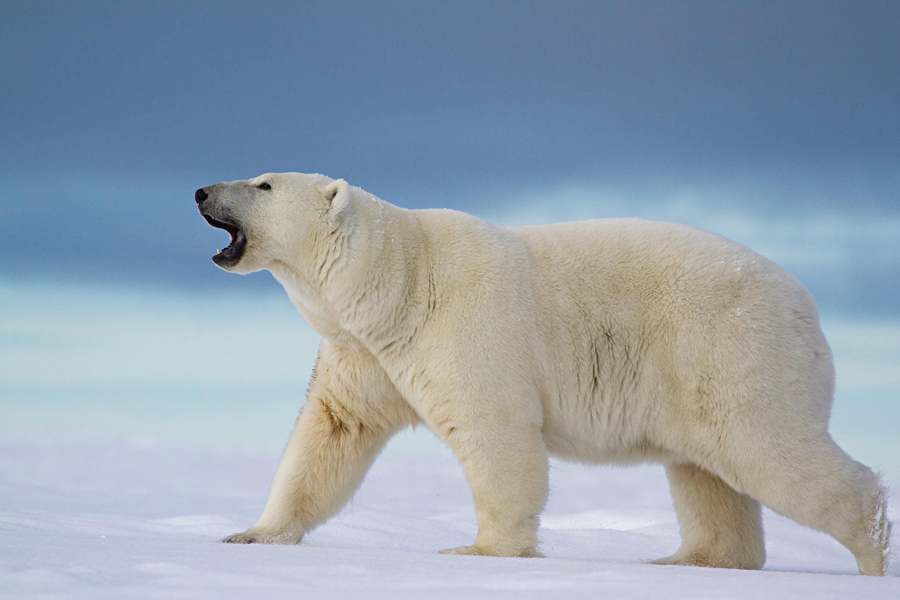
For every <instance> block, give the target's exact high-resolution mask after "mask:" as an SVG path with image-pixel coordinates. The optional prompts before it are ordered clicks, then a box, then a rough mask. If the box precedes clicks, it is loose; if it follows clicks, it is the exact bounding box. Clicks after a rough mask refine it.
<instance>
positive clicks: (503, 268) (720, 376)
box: [207, 173, 889, 575]
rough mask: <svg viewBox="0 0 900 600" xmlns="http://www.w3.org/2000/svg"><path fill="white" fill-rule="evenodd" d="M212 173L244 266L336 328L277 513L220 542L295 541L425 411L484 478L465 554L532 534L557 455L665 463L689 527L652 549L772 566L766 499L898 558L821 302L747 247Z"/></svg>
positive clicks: (858, 546)
mask: <svg viewBox="0 0 900 600" xmlns="http://www.w3.org/2000/svg"><path fill="white" fill-rule="evenodd" d="M261 181H266V182H268V183H270V184H271V186H272V190H271V191H265V192H263V191H259V190H256V188H255V187H253V186H256V185H258V184H259V183H260V182H261ZM207 190H208V192H209V200H208V201H207V202H208V203H209V205H208V206H209V207H210V210H227V211H228V212H229V214H231V215H233V217H234V218H236V219H237V220H238V222H239V223H240V224H241V225H242V227H243V228H244V230H245V232H246V235H247V240H248V245H247V250H246V252H245V255H244V257H243V258H242V260H241V261H240V262H239V263H238V264H237V265H235V266H234V267H232V269H231V270H234V271H237V272H250V271H255V270H259V269H268V270H269V271H271V272H272V273H273V274H274V276H275V277H276V278H277V279H278V281H280V282H281V283H282V285H283V286H284V288H285V289H286V290H287V292H288V294H289V296H290V298H291V300H292V302H293V303H294V305H295V306H296V307H297V309H298V310H299V311H300V313H301V314H302V315H303V317H304V318H305V319H306V320H307V321H308V322H309V324H310V325H311V326H312V327H314V328H315V329H316V330H317V331H319V332H320V333H321V334H322V336H323V341H322V345H321V348H320V350H319V360H318V364H317V366H316V370H315V374H314V375H313V379H312V381H311V383H310V388H309V394H308V403H307V405H306V406H305V407H304V409H303V410H302V411H301V414H300V417H299V418H298V420H297V423H296V426H295V428H294V433H293V434H292V436H291V439H290V441H289V442H288V446H287V448H286V449H285V452H284V456H283V457H282V460H281V464H280V466H279V468H278V473H277V474H276V476H275V480H274V482H273V483H272V489H271V492H270V495H269V500H268V503H267V505H266V508H265V510H264V512H263V515H262V517H261V518H260V520H259V522H257V523H256V524H255V525H254V526H253V527H251V528H250V529H249V530H247V531H246V532H245V533H242V534H237V535H234V536H231V537H229V538H227V539H226V541H229V542H269V543H286V542H298V541H299V540H300V539H301V537H302V536H303V534H304V533H306V532H307V531H309V530H310V529H312V528H313V527H315V526H316V525H318V524H320V523H322V522H323V521H324V520H325V519H327V518H328V517H329V516H331V515H333V514H334V513H335V512H337V511H338V510H339V509H340V508H341V507H342V506H343V505H344V503H345V502H346V501H347V500H348V499H349V498H350V496H351V495H352V494H353V492H354V491H355V490H356V488H357V487H358V485H359V484H360V482H361V481H362V478H363V476H364V474H365V472H366V470H367V468H368V467H369V465H370V464H371V463H372V461H373V460H374V458H375V456H376V455H377V453H378V452H379V450H380V449H381V448H382V447H383V445H384V444H385V442H386V441H387V440H388V439H389V438H390V436H391V435H392V434H393V433H394V432H396V431H397V430H399V429H401V428H403V427H405V426H407V425H410V424H415V423H418V422H422V423H424V424H426V425H427V426H428V427H429V428H430V429H431V430H432V431H434V433H435V434H437V435H438V436H439V437H440V438H441V439H443V440H444V441H445V442H446V443H447V444H448V445H449V446H450V447H451V448H452V449H453V450H454V452H456V454H457V456H458V457H459V460H460V462H461V463H462V466H463V469H464V470H465V473H466V477H467V478H468V481H469V483H470V485H471V487H472V493H473V496H474V499H475V508H476V514H477V517H478V527H479V529H478V536H477V538H476V539H475V542H474V544H473V545H472V546H466V547H463V548H457V549H454V550H451V551H450V552H454V553H461V554H489V555H499V556H535V555H537V548H536V542H537V538H536V531H537V527H538V522H539V517H540V513H541V511H542V509H543V507H544V503H545V501H546V499H547V493H548V475H547V471H548V467H547V461H548V458H549V456H551V455H553V456H557V457H560V458H562V459H566V460H574V461H580V462H587V463H619V464H622V463H637V462H645V461H655V462H661V463H663V464H665V465H666V466H667V471H668V475H669V479H670V482H671V486H672V493H673V498H674V502H675V508H676V511H677V513H678V517H679V521H680V523H681V528H682V535H683V538H684V542H683V545H682V548H681V549H680V550H679V551H678V552H677V553H676V554H675V555H673V556H671V557H669V558H666V559H661V560H660V561H659V562H664V563H670V564H672V563H674V564H696V565H709V566H718V567H736V568H760V567H761V566H762V564H763V563H764V561H765V548H764V544H763V537H762V525H761V519H760V503H761V504H764V505H766V506H768V507H770V508H772V509H773V510H775V511H776V512H779V513H781V514H783V515H786V516H788V517H790V518H792V519H794V520H796V521H798V522H800V523H802V524H804V525H808V526H810V527H814V528H817V529H820V530H823V531H826V532H828V533H829V534H831V535H832V536H834V537H835V538H836V539H837V540H838V541H840V542H841V543H842V544H844V545H845V546H846V547H847V548H848V549H850V550H851V551H852V552H853V554H854V555H855V556H856V559H857V561H858V564H859V568H860V572H862V573H865V574H870V575H881V574H883V573H884V565H885V560H886V552H887V540H888V537H887V534H886V531H888V529H889V524H888V523H887V521H886V519H885V518H884V514H883V512H884V509H883V507H884V495H883V494H884V492H883V490H882V488H881V486H880V485H879V482H878V479H877V477H876V476H875V475H874V474H873V473H872V471H871V470H869V469H868V468H867V467H865V466H863V465H862V464H860V463H858V462H856V461H854V460H852V459H851V458H850V457H849V456H847V455H846V454H845V453H844V452H843V451H842V450H841V449H840V448H839V447H838V446H837V445H836V444H835V443H834V442H833V440H832V439H831V437H830V435H829V434H828V419H829V413H830V409H831V402H832V396H833V392H834V372H833V365H832V358H831V352H830V350H829V347H828V344H827V343H826V341H825V338H824V336H823V335H822V331H821V330H820V328H819V323H818V315H817V313H816V308H815V305H814V304H813V301H812V299H811V298H810V296H809V294H808V293H807V291H806V290H805V289H804V288H803V286H802V285H801V284H800V283H798V282H797V281H796V280H795V279H794V278H793V277H791V276H790V275H789V274H787V273H786V272H785V271H783V270H782V269H780V268H779V267H778V266H776V265H775V264H773V263H772V262H770V261H768V260H766V259H765V258H763V257H761V256H759V255H757V254H755V253H754V252H752V251H751V250H748V249H747V248H745V247H743V246H740V245H738V244H735V243H733V242H730V241H728V240H726V239H723V238H721V237H718V236H716V235H713V234H711V233H708V232H705V231H701V230H698V229H693V228H691V227H686V226H683V225H677V224H672V223H659V222H649V221H640V220H635V219H608V220H593V221H583V222H576V223H563V224H558V225H547V226H540V227H509V228H503V227H495V226H493V225H490V224H488V223H485V222H483V221H480V220H479V219H476V218H475V217H472V216H470V215H467V214H464V213H460V212H455V211H450V210H418V211H410V210H404V209H401V208H398V207H396V206H393V205H391V204H388V203H386V202H383V201H381V200H379V199H377V198H375V197H374V196H372V195H370V194H368V193H366V192H364V191H363V190H360V189H358V188H354V187H351V186H349V185H347V183H346V182H344V181H343V180H337V181H334V180H331V179H329V178H327V177H324V176H321V175H302V174H295V173H290V174H267V175H263V176H261V177H259V178H257V179H255V180H251V181H238V182H232V183H226V184H217V185H215V186H211V187H210V188H207ZM598 493H602V491H601V490H598Z"/></svg>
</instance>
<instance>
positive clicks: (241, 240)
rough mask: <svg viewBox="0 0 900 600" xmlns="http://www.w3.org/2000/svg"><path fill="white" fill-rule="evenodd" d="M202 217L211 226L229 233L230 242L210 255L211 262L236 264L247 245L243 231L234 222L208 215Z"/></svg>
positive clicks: (228, 265)
mask: <svg viewBox="0 0 900 600" xmlns="http://www.w3.org/2000/svg"><path fill="white" fill-rule="evenodd" d="M203 218H204V219H206V222H207V223H209V224H210V225H212V226H213V227H218V228H219V229H224V230H225V231H227V232H228V233H230V234H231V243H230V244H228V246H226V247H225V248H223V249H222V250H219V252H218V253H216V255H215V256H213V257H212V259H213V262H214V263H216V264H217V265H219V266H220V267H230V266H233V265H236V264H237V262H238V261H239V260H241V257H242V256H243V255H244V248H245V247H246V246H247V237H246V236H245V235H244V231H243V230H242V229H241V228H240V227H238V226H237V225H235V224H234V223H230V222H228V221H219V220H218V219H214V218H212V217H211V216H209V215H203Z"/></svg>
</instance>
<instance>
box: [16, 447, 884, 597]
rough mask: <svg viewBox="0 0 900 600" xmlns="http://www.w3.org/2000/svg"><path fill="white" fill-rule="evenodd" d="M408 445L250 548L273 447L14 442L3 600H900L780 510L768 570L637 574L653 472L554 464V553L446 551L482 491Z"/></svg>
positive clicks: (772, 519) (649, 534)
mask: <svg viewBox="0 0 900 600" xmlns="http://www.w3.org/2000/svg"><path fill="white" fill-rule="evenodd" d="M409 447H410V448H412V447H417V448H420V450H418V451H417V452H416V453H411V452H410V451H409V450H408V449H407V450H404V449H403V448H402V447H400V446H396V445H395V446H392V447H389V449H388V450H387V451H385V453H384V454H382V456H381V457H380V458H379V460H378V461H377V462H376V464H375V466H374V467H373V469H372V471H371V472H370V474H369V476H368V477H367V479H366V482H365V483H364V484H363V487H362V489H361V490H360V492H359V493H358V494H357V496H356V498H355V499H354V501H353V502H352V503H351V505H350V506H348V507H347V509H345V510H344V511H343V512H342V513H341V514H340V515H338V516H337V517H335V518H334V519H332V520H331V521H330V522H328V523H327V524H326V525H324V526H322V527H320V528H319V529H317V530H316V531H314V532H313V533H312V534H310V535H308V536H307V537H306V539H305V540H304V542H303V543H302V544H301V545H299V546H262V545H250V546H237V545H226V544H220V543H218V542H217V540H218V539H220V538H221V537H223V536H225V535H227V534H230V533H234V532H237V531H242V530H243V529H245V528H246V527H247V526H249V525H251V524H252V523H253V522H254V521H255V519H256V518H257V517H258V516H259V513H260V511H261V510H262V507H263V504H264V502H265V498H266V494H267V492H268V486H269V483H270V481H271V478H272V475H273V474H274V471H275V467H276V466H277V462H278V455H277V453H273V452H271V451H266V450H261V449H255V448H252V447H248V448H239V447H234V446H232V447H226V448H220V449H212V448H198V447H191V446H188V445H185V444H171V443H167V444H160V443H155V442H136V441H128V440H105V441H98V440H96V439H90V438H84V439H77V438H69V439H58V438H36V437H34V436H30V437H29V436H20V437H16V436H14V435H9V434H5V435H4V437H2V438H0V597H3V598H6V597H10V598H12V597H14V598H37V597H40V598H63V597H65V598H83V597H90V598H127V597H142V598H207V597H208V598H230V597H241V598H244V597H252V598H257V597H265V598H269V597H271V598H280V597H285V598H286V597H291V598H317V599H318V598H359V597H364V598H367V599H370V598H398V597H399V598H404V597H410V598H450V597H453V598H459V597H465V598H473V597H486V598H512V597H516V598H521V597H558V595H559V594H560V593H564V594H566V597H567V599H575V598H600V597H610V598H646V597H663V596H664V597H666V598H668V599H677V598H720V597H728V598H773V597H777V598H817V599H820V598H861V597H865V598H892V599H895V598H898V597H900V579H898V578H897V575H898V574H900V568H898V567H897V566H893V567H891V576H889V577H884V578H875V577H862V576H858V575H856V565H855V562H854V560H853V558H852V556H851V555H850V554H849V552H847V551H846V550H844V549H843V548H842V547H841V546H840V545H839V544H837V543H836V542H835V541H834V540H832V539H831V538H829V537H827V536H825V535H824V534H820V533H817V532H814V531H811V530H808V529H805V528H803V527H800V526H799V525H796V524H795V523H793V522H791V521H788V520H786V519H783V518H781V517H778V516H776V515H773V514H771V513H767V514H766V530H767V547H768V553H769V560H768V563H767V565H766V568H765V570H764V571H761V572H751V571H731V570H718V569H704V568H694V567H674V566H657V565H647V564H642V563H641V562H640V561H641V560H642V559H647V558H653V557H659V556H663V555H667V554H670V553H672V552H673V551H674V550H675V549H676V548H677V547H678V543H679V537H678V526H677V522H676V520H675V514H674V512H673V510H672V507H671V502H670V500H669V497H668V490H667V486H666V481H665V477H664V474H663V472H662V470H661V469H659V468H651V467H641V468H634V469H610V468H596V467H591V468H589V467H579V466H572V465H565V464H559V463H554V465H553V470H552V475H551V485H552V488H551V489H552V491H551V499H550V502H549V504H548V507H547V511H546V513H545V517H544V520H543V527H542V529H541V533H540V538H541V542H542V544H541V549H542V551H543V552H544V554H545V555H546V558H543V559H506V558H488V557H466V556H444V555H438V554H437V550H439V549H441V548H450V547H454V546H459V545H463V544H469V543H471V541H472V539H473V538H474V535H475V530H476V525H475V517H474V510H473V507H472V501H471V495H470V492H469V490H468V487H467V485H466V483H465V479H464V477H463V475H462V472H461V469H460V467H459V465H458V464H457V462H456V460H455V459H454V458H453V456H452V455H451V454H450V453H449V452H447V451H445V450H443V449H438V450H434V449H430V450H421V448H424V447H427V446H423V445H412V446H409ZM889 513H890V515H891V516H892V517H893V519H895V520H896V519H897V518H898V512H897V505H896V503H895V504H894V505H892V506H891V507H890V509H889ZM897 537H898V536H897V534H896V533H895V534H894V543H895V545H896V543H897Z"/></svg>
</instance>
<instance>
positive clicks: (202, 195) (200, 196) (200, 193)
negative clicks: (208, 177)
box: [194, 188, 209, 204]
mask: <svg viewBox="0 0 900 600" xmlns="http://www.w3.org/2000/svg"><path fill="white" fill-rule="evenodd" d="M207 198H209V194H207V193H206V189H204V188H200V189H199V190H197V191H196V192H194V200H196V201H197V204H200V203H201V202H203V201H204V200H206V199H207Z"/></svg>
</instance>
